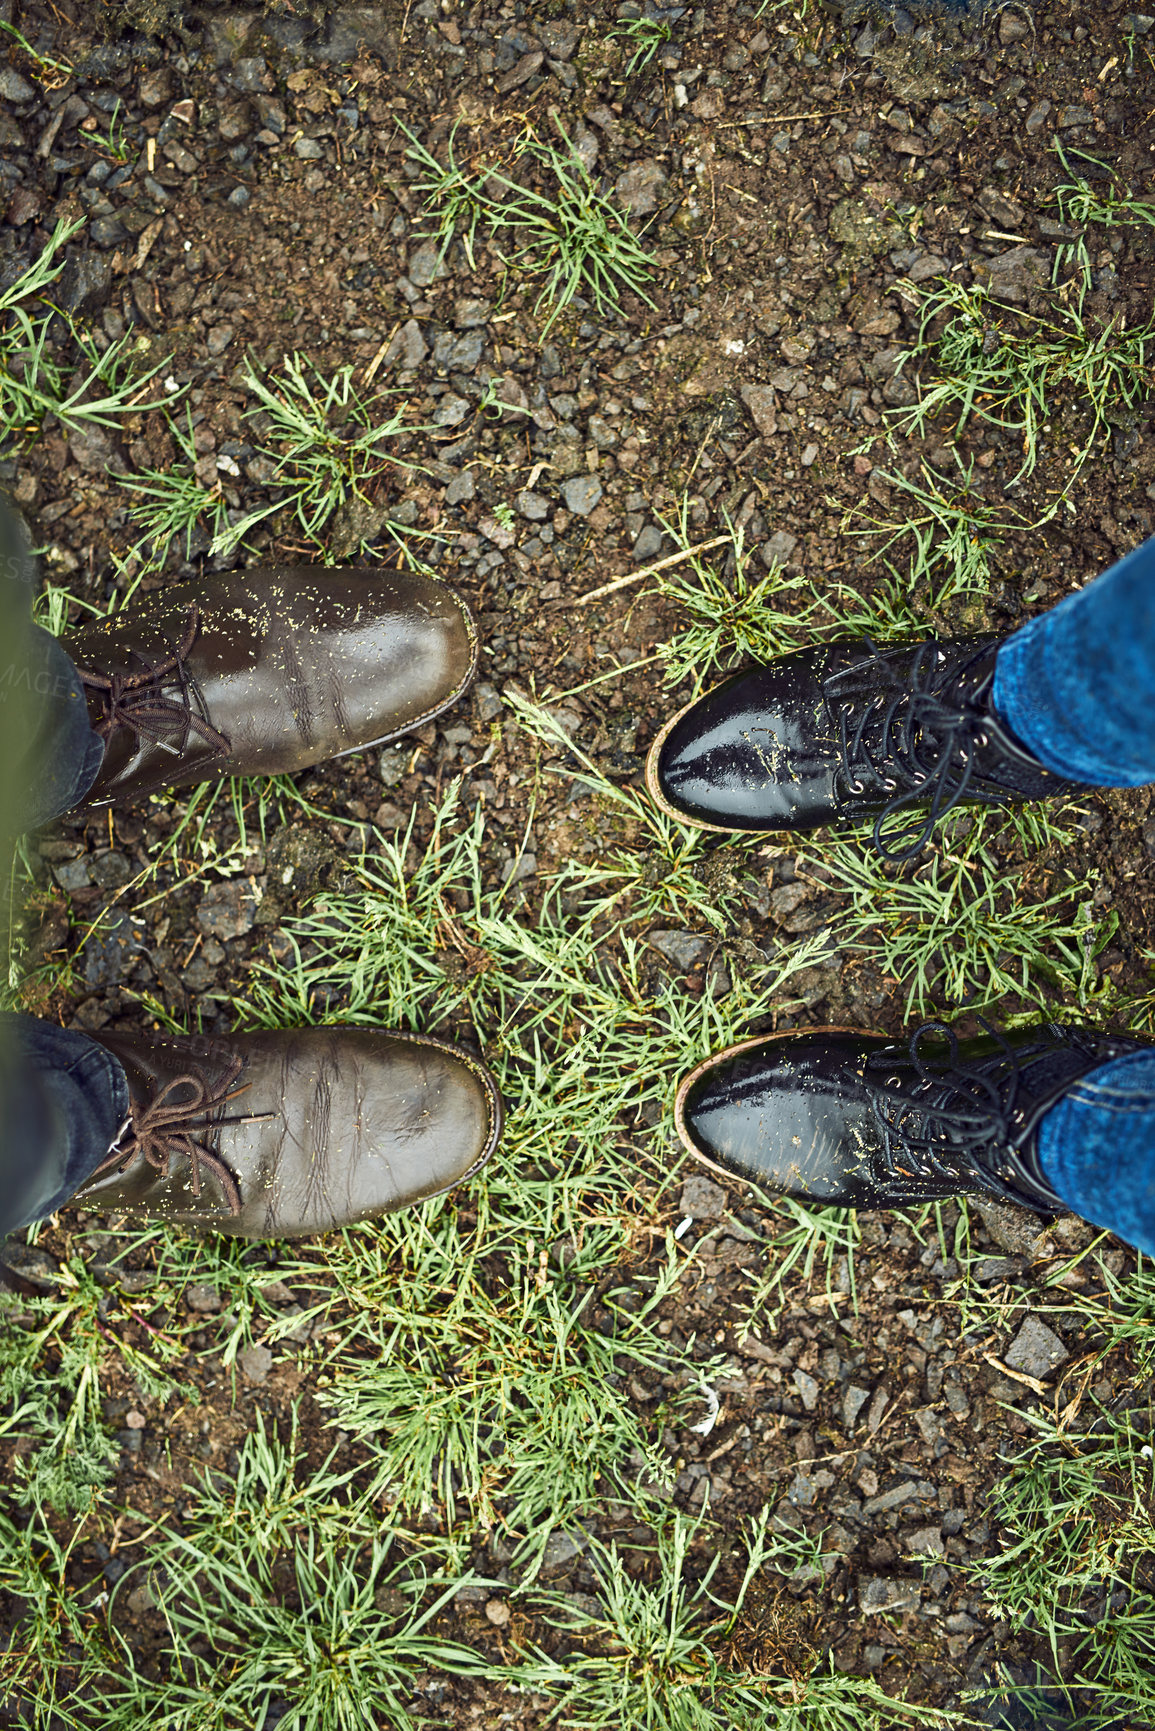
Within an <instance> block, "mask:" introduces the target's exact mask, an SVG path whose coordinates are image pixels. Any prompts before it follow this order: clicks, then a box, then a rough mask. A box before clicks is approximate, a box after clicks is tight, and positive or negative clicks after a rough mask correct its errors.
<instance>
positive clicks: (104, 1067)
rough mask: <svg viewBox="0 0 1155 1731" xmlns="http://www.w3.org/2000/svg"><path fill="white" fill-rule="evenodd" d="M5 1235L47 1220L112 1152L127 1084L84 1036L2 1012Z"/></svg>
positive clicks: (1, 1229)
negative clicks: (110, 1150)
mask: <svg viewBox="0 0 1155 1731" xmlns="http://www.w3.org/2000/svg"><path fill="white" fill-rule="evenodd" d="M0 1111H2V1114H3V1117H2V1124H0V1236H3V1234H5V1233H7V1232H15V1231H16V1230H17V1229H18V1228H19V1227H21V1226H30V1225H31V1224H32V1222H33V1221H34V1220H43V1219H44V1218H45V1217H46V1216H47V1215H49V1214H51V1213H52V1212H53V1211H54V1210H55V1209H57V1208H59V1207H60V1206H61V1205H62V1204H63V1203H65V1202H67V1200H68V1198H69V1197H70V1196H71V1195H73V1194H74V1192H75V1191H77V1190H78V1189H79V1188H80V1186H81V1185H82V1184H83V1183H84V1181H85V1179H86V1178H88V1177H89V1175H90V1174H91V1173H93V1172H94V1171H95V1170H96V1168H97V1167H98V1166H99V1165H100V1162H101V1161H102V1160H103V1159H104V1158H105V1156H106V1155H107V1154H108V1151H109V1149H110V1148H111V1147H112V1144H113V1143H114V1142H115V1140H116V1138H117V1136H118V1135H119V1133H120V1130H121V1128H122V1126H123V1124H124V1122H125V1119H126V1118H127V1116H128V1082H127V1080H126V1079H125V1074H124V1070H123V1069H122V1068H121V1066H120V1064H119V1063H118V1062H117V1060H116V1059H115V1058H114V1057H113V1056H112V1053H111V1052H109V1051H106V1050H105V1048H104V1047H103V1046H101V1045H99V1044H98V1043H97V1042H96V1041H95V1040H90V1039H89V1038H88V1036H87V1035H86V1034H78V1033H74V1032H73V1031H72V1030H71V1029H68V1028H58V1027H57V1026H56V1025H55V1024H54V1023H52V1022H42V1021H39V1020H37V1018H36V1017H34V1016H20V1015H14V1014H11V1013H4V1014H0Z"/></svg>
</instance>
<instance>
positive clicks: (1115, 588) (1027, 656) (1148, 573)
mask: <svg viewBox="0 0 1155 1731" xmlns="http://www.w3.org/2000/svg"><path fill="white" fill-rule="evenodd" d="M994 704H995V709H996V710H997V711H998V713H999V715H1001V716H1002V718H1003V720H1004V721H1005V722H1006V723H1007V725H1008V726H1009V728H1010V729H1011V732H1012V733H1014V734H1015V735H1016V736H1017V738H1019V739H1020V740H1021V741H1022V743H1023V744H1024V745H1026V746H1028V747H1029V748H1030V750H1031V751H1033V752H1034V754H1035V756H1036V757H1037V758H1038V759H1039V762H1040V763H1041V764H1043V765H1044V767H1045V768H1047V769H1050V770H1053V771H1054V773H1055V774H1056V775H1064V776H1066V777H1067V778H1068V779H1069V780H1070V781H1084V782H1089V783H1092V784H1093V785H1094V786H1096V787H1143V786H1144V785H1145V784H1146V783H1147V782H1149V781H1155V538H1153V539H1152V540H1150V541H1144V543H1143V545H1142V546H1141V547H1137V548H1136V549H1135V551H1134V553H1128V555H1127V557H1126V558H1125V559H1120V561H1119V563H1118V564H1117V565H1112V567H1111V569H1110V570H1109V571H1105V572H1104V573H1103V575H1102V576H1101V577H1097V578H1096V579H1095V581H1094V582H1093V583H1088V585H1087V587H1086V588H1085V589H1080V590H1079V591H1078V592H1077V593H1076V594H1074V595H1068V596H1067V598H1066V600H1065V601H1060V602H1059V605H1058V606H1057V607H1053V608H1052V609H1051V611H1050V612H1049V613H1043V614H1041V615H1040V616H1039V618H1038V619H1032V620H1031V622H1030V624H1029V625H1024V626H1023V628H1022V630H1021V631H1016V632H1015V633H1014V635H1013V636H1012V637H1008V638H1007V641H1006V642H1005V643H1004V644H1003V646H1002V648H1001V649H1000V650H999V653H998V659H997V661H996V664H995V686H994Z"/></svg>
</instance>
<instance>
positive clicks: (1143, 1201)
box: [1038, 1048, 1155, 1256]
mask: <svg viewBox="0 0 1155 1731" xmlns="http://www.w3.org/2000/svg"><path fill="white" fill-rule="evenodd" d="M1038 1151H1039V1164H1040V1165H1041V1166H1042V1168H1043V1171H1044V1173H1045V1174H1046V1176H1047V1178H1048V1179H1049V1180H1050V1182H1051V1183H1052V1184H1053V1185H1054V1187H1055V1189H1056V1190H1057V1191H1058V1192H1059V1195H1060V1196H1061V1197H1062V1198H1063V1200H1064V1202H1066V1204H1067V1206H1068V1207H1069V1208H1070V1209H1071V1210H1072V1212H1073V1213H1075V1214H1081V1215H1082V1216H1083V1219H1084V1220H1090V1221H1093V1222H1094V1224H1095V1225H1096V1226H1105V1227H1106V1228H1107V1229H1108V1231H1110V1232H1113V1233H1115V1235H1116V1237H1118V1238H1122V1239H1125V1240H1126V1242H1127V1243H1128V1244H1133V1245H1134V1246H1135V1248H1136V1249H1137V1250H1141V1251H1142V1252H1143V1254H1144V1255H1145V1256H1155V1048H1152V1050H1151V1051H1150V1052H1132V1053H1131V1054H1130V1056H1129V1057H1126V1058H1116V1059H1115V1060H1114V1062H1113V1063H1110V1064H1101V1065H1100V1066H1099V1068H1098V1069H1097V1070H1092V1071H1091V1072H1090V1074H1089V1075H1086V1076H1084V1077H1083V1078H1082V1080H1081V1081H1079V1082H1076V1083H1075V1085H1074V1087H1073V1088H1070V1089H1069V1090H1068V1091H1067V1093H1066V1094H1065V1095H1064V1096H1063V1098H1062V1099H1061V1100H1060V1101H1059V1103H1058V1105H1057V1106H1052V1107H1051V1110H1050V1111H1049V1112H1048V1113H1047V1115H1046V1117H1045V1118H1044V1119H1043V1121H1042V1123H1041V1124H1040V1125H1039V1132H1038Z"/></svg>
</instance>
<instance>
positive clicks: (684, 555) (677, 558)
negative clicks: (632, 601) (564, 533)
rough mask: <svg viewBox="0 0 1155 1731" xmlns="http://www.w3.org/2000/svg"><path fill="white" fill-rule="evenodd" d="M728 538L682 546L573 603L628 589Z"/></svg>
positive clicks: (583, 603) (583, 605)
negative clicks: (694, 545) (644, 578)
mask: <svg viewBox="0 0 1155 1731" xmlns="http://www.w3.org/2000/svg"><path fill="white" fill-rule="evenodd" d="M729 539H730V537H729V535H715V537H714V539H713V540H712V541H702V542H700V543H699V545H698V546H697V547H683V548H682V550H681V552H680V553H671V554H670V556H669V558H667V559H659V560H658V562H657V564H656V565H644V566H643V567H642V569H641V570H640V571H629V572H627V573H626V575H625V576H624V577H615V578H614V580H613V582H612V583H603V584H602V586H601V588H600V589H591V590H590V592H589V594H588V595H579V596H578V598H577V601H576V603H575V605H576V606H578V607H586V606H588V605H589V603H590V602H591V601H600V600H601V598H602V596H603V595H612V594H613V593H614V592H615V590H618V589H628V588H629V586H630V584H631V583H640V582H641V581H642V578H643V577H652V576H653V575H654V572H655V571H665V570H666V569H667V567H668V566H670V565H680V564H681V562H682V560H683V559H693V558H694V556H695V555H696V554H698V553H708V552H709V551H710V549H711V547H720V546H721V545H722V543H723V542H724V541H728V540H729Z"/></svg>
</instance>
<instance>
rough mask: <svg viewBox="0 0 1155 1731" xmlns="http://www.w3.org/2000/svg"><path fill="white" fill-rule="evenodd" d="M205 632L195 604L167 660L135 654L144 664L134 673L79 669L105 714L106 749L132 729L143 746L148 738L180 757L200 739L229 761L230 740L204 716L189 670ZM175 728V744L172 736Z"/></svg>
mask: <svg viewBox="0 0 1155 1731" xmlns="http://www.w3.org/2000/svg"><path fill="white" fill-rule="evenodd" d="M199 630H200V610H199V608H197V606H196V605H195V603H193V604H190V606H189V610H188V623H187V625H186V628H185V633H184V636H183V637H182V638H181V640H180V642H179V643H178V644H177V645H176V646H175V648H174V649H173V651H172V653H171V654H170V655H168V656H165V657H164V659H163V660H160V661H156V662H148V661H146V660H145V659H144V658H143V656H140V655H138V654H136V652H135V651H134V652H133V653H132V655H131V656H130V660H132V661H133V662H138V661H139V663H140V667H139V670H137V671H134V672H132V673H114V674H111V675H108V674H103V673H94V672H92V671H91V670H89V669H88V668H84V667H78V668H77V670H76V671H77V673H78V674H79V676H80V682H81V684H82V685H83V686H84V689H85V691H86V693H91V695H92V696H93V697H94V698H95V700H96V703H97V705H98V708H99V711H100V713H99V716H98V718H97V720H96V721H95V722H94V724H93V731H94V732H95V733H98V734H99V735H100V737H101V739H103V740H104V742H105V744H106V745H107V743H108V741H109V739H110V738H111V737H112V735H113V733H115V732H116V730H117V729H118V728H121V727H127V728H129V729H131V731H132V732H133V733H135V735H136V736H137V740H138V741H139V740H142V739H147V740H149V741H150V742H151V743H152V744H153V745H155V746H157V747H158V748H159V749H160V750H162V751H170V752H172V754H173V755H174V756H179V755H180V754H181V753H182V752H184V751H186V750H187V749H188V744H189V740H190V739H191V737H192V736H193V735H194V734H195V735H196V736H197V737H198V738H199V739H201V740H203V741H204V743H205V744H206V745H207V746H208V747H209V748H210V750H211V751H213V752H214V753H215V754H216V755H218V756H220V757H227V756H228V754H229V751H230V749H231V747H230V744H229V740H228V738H227V736H226V735H225V734H223V733H221V731H220V730H219V728H216V727H214V726H213V725H212V723H211V721H209V719H208V716H207V714H205V713H204V703H203V699H202V698H201V696H200V692H199V690H198V689H197V686H196V684H195V681H193V680H192V679H191V678H190V677H189V671H188V667H187V665H186V663H187V661H188V657H189V655H190V653H191V651H192V646H193V644H194V643H195V642H196V638H197V633H198V631H199ZM166 685H168V686H170V687H173V686H175V688H176V694H175V695H170V694H169V692H166V691H165V689H164V688H165V686H166ZM174 726H175V728H176V730H177V737H176V739H175V740H173V739H172V738H169V737H167V736H168V735H169V734H170V732H171V731H172V729H173V728H174Z"/></svg>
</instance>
